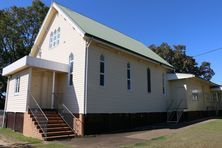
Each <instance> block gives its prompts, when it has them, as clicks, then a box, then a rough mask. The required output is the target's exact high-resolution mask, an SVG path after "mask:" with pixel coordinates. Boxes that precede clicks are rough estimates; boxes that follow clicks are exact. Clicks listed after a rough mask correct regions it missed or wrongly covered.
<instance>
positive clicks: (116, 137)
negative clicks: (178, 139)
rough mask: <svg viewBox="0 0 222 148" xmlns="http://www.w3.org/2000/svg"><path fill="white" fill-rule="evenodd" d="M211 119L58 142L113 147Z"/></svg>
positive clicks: (163, 134)
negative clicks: (182, 125) (172, 126)
mask: <svg viewBox="0 0 222 148" xmlns="http://www.w3.org/2000/svg"><path fill="white" fill-rule="evenodd" d="M213 120H214V119H211V120H206V121H203V122H199V123H195V124H191V125H188V126H184V127H182V128H177V129H171V128H163V127H161V128H160V129H153V130H144V131H136V132H126V133H118V134H104V135H96V136H88V137H84V138H74V139H71V140H69V141H68V140H67V141H65V140H64V141H59V142H61V143H64V144H68V145H71V146H73V147H81V148H104V147H105V148H115V147H121V146H126V145H131V144H135V143H138V142H143V141H146V140H151V139H153V138H157V137H160V136H166V135H168V134H171V133H173V132H177V131H178V130H182V129H184V128H190V127H191V126H195V125H197V124H203V123H206V122H211V121H213Z"/></svg>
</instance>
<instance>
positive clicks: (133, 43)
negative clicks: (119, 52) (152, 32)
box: [56, 3, 173, 68]
mask: <svg viewBox="0 0 222 148" xmlns="http://www.w3.org/2000/svg"><path fill="white" fill-rule="evenodd" d="M56 4H57V3H56ZM57 6H58V7H59V8H60V9H61V10H62V11H63V12H64V13H65V14H66V15H67V16H68V17H69V18H70V19H71V21H73V22H74V23H75V24H77V25H78V26H79V27H80V28H81V29H82V30H83V31H84V32H85V33H87V34H89V35H91V36H94V37H96V38H99V39H102V40H104V41H107V42H109V43H112V44H114V45H117V46H119V47H122V48H124V49H126V50H128V51H130V52H133V53H136V54H138V55H141V56H143V57H146V58H148V59H151V60H154V61H156V62H159V63H162V64H164V65H166V66H169V67H171V68H173V66H172V65H170V64H169V63H168V62H167V61H165V60H164V59H163V58H161V57H160V56H159V55H157V54H156V53H154V52H153V51H152V50H151V49H149V48H148V47H146V46H145V45H144V44H142V43H141V42H139V41H137V40H134V39H132V38H130V37H128V36H126V35H124V34H122V33H120V32H118V31H116V30H114V29H112V28H109V27H107V26H105V25H103V24H101V23H98V22H96V21H94V20H92V19H90V18H88V17H85V16H83V15H81V14H78V13H76V12H74V11H72V10H70V9H68V8H66V7H64V6H61V5H59V4H57Z"/></svg>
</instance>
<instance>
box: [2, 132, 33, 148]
mask: <svg viewBox="0 0 222 148" xmlns="http://www.w3.org/2000/svg"><path fill="white" fill-rule="evenodd" d="M0 148H32V146H31V145H29V144H28V143H23V142H18V141H16V140H14V139H10V138H5V137H3V136H2V135H0Z"/></svg>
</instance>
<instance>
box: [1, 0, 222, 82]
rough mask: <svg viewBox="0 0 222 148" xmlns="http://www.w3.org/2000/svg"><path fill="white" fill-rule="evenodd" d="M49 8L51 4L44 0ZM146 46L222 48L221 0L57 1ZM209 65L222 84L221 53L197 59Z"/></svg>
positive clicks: (18, 0) (194, 51)
mask: <svg viewBox="0 0 222 148" xmlns="http://www.w3.org/2000/svg"><path fill="white" fill-rule="evenodd" d="M31 2H32V1H31V0H1V2H0V9H3V8H9V7H10V6H13V5H16V6H27V5H31ZM43 2H44V3H45V4H46V5H48V6H49V5H50V3H51V0H43ZM56 2H58V3H60V4H62V5H64V6H66V7H69V8H70V9H72V10H74V11H76V12H79V13H81V14H84V15H86V16H88V17H90V18H93V19H95V20H97V21H99V22H101V23H103V24H105V25H107V26H110V27H112V28H114V29H116V30H118V31H120V32H122V33H124V34H126V35H129V36H131V37H133V38H135V39H137V40H139V41H141V42H143V43H144V44H146V45H150V44H157V45H159V44H161V43H162V42H167V43H169V44H170V45H173V44H184V45H186V46H187V54H188V55H191V56H192V55H198V54H200V53H203V52H205V51H208V50H212V49H216V48H221V47H222V11H221V7H222V1H221V0H93V1H92V0H56ZM196 59H197V62H198V63H199V64H200V63H201V62H202V61H209V62H211V64H212V68H213V69H214V71H215V73H216V75H215V76H214V77H213V79H212V81H213V82H216V83H219V84H222V70H221V68H222V50H218V51H216V52H213V53H210V54H206V55H204V56H200V57H196Z"/></svg>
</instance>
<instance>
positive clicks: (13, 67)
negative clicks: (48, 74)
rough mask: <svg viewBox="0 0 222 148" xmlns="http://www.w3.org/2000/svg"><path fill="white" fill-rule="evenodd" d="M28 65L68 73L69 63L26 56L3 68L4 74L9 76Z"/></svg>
mask: <svg viewBox="0 0 222 148" xmlns="http://www.w3.org/2000/svg"><path fill="white" fill-rule="evenodd" d="M28 67H34V68H40V69H46V70H50V71H57V72H64V73H68V65H67V64H63V63H58V62H53V61H48V60H44V59H40V58H35V57H31V56H25V57H23V58H21V59H19V60H17V61H16V62H14V63H12V64H10V65H8V66H7V67H5V68H3V72H2V75H3V76H8V75H11V74H14V73H16V72H18V71H20V70H22V69H25V68H28Z"/></svg>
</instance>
